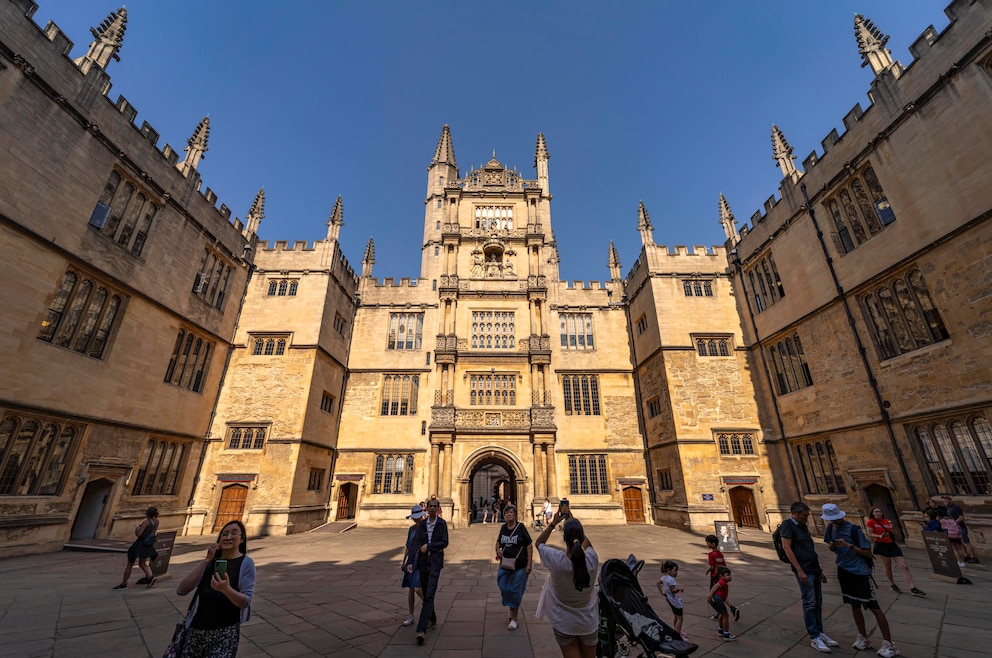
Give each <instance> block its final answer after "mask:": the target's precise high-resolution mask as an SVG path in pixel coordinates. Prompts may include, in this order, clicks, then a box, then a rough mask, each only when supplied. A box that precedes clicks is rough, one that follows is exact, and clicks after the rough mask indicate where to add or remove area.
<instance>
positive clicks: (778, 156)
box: [772, 123, 796, 176]
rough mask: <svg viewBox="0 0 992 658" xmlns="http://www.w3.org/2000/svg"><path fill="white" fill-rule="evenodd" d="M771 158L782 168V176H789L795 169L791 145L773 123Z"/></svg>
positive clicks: (794, 157)
mask: <svg viewBox="0 0 992 658" xmlns="http://www.w3.org/2000/svg"><path fill="white" fill-rule="evenodd" d="M772 159H773V160H775V161H776V163H777V164H778V166H779V169H781V170H782V175H783V176H790V175H792V174H793V173H794V172H795V171H796V165H795V163H794V162H793V160H795V159H796V156H794V155H793V154H792V147H791V146H790V145H789V142H788V141H786V139H785V135H783V134H782V131H781V130H779V128H778V126H776V125H775V124H774V123H773V124H772Z"/></svg>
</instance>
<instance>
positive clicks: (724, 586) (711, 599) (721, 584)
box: [706, 567, 737, 642]
mask: <svg viewBox="0 0 992 658" xmlns="http://www.w3.org/2000/svg"><path fill="white" fill-rule="evenodd" d="M732 579H733V578H732V577H731V575H730V569H728V568H727V567H717V568H716V583H715V584H714V585H713V587H711V588H710V593H709V596H707V597H706V602H707V603H709V604H710V607H711V608H713V609H714V610H716V614H717V623H718V624H719V628H717V631H718V632H719V633H720V637H722V638H723V640H724V642H733V641H734V640H736V639H737V637H736V636H734V635H731V633H730V612H729V611H728V610H727V606H728V605H730V602H729V601H728V600H727V597H728V595H729V593H730V587H729V583H730V581H731V580H732Z"/></svg>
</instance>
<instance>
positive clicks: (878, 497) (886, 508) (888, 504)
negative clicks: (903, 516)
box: [865, 484, 905, 543]
mask: <svg viewBox="0 0 992 658" xmlns="http://www.w3.org/2000/svg"><path fill="white" fill-rule="evenodd" d="M865 498H867V499H868V509H867V510H866V511H867V512H868V513H869V514H870V513H871V508H872V507H881V508H882V513H883V514H885V518H887V519H888V520H889V521H891V522H892V532H893V533H894V534H895V536H896V541H897V542H899V543H903V542H904V541H905V538H904V537H903V534H902V527H901V526H900V525H899V515H898V514H897V513H896V506H895V505H894V504H893V503H892V493H891V492H890V491H889V488H888V487H885V486H882V485H881V484H869V485H868V486H867V487H865Z"/></svg>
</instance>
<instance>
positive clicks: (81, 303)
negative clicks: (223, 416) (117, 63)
mask: <svg viewBox="0 0 992 658" xmlns="http://www.w3.org/2000/svg"><path fill="white" fill-rule="evenodd" d="M34 9H35V5H34V4H33V3H32V2H30V0H17V1H14V2H3V3H0V26H2V30H0V117H2V120H0V152H2V153H3V154H4V155H3V157H2V158H0V277H2V280H3V282H4V285H3V286H0V291H2V292H0V315H2V317H3V331H2V332H0V346H2V349H3V351H4V354H5V356H4V360H3V365H2V372H0V555H9V554H14V553H23V552H33V551H39V550H55V549H59V548H61V546H62V545H63V544H64V543H65V542H66V541H67V540H70V539H87V538H93V537H96V538H101V537H108V536H112V537H127V536H128V535H129V534H131V533H132V532H133V528H134V525H135V523H137V522H138V521H139V520H140V519H141V518H142V517H143V515H144V510H145V509H146V508H147V507H148V506H150V505H155V506H157V507H158V508H159V510H160V513H161V521H162V529H163V530H167V529H181V528H182V527H183V525H184V524H185V521H186V516H187V506H188V504H189V502H190V499H191V496H192V493H193V488H194V485H195V482H196V474H197V470H198V468H197V467H198V463H199V460H200V457H201V454H202V451H203V445H204V437H205V436H206V434H207V430H208V429H209V418H210V414H211V411H212V409H213V408H214V404H215V401H216V399H217V395H218V393H219V390H220V385H221V379H222V374H223V372H224V367H225V360H226V359H227V356H228V352H229V350H230V345H231V336H232V333H233V328H234V326H235V323H236V321H237V318H238V314H239V311H240V306H241V299H242V297H243V295H244V292H245V285H246V282H247V280H248V272H249V267H250V260H251V258H252V252H253V250H254V246H255V242H256V237H255V231H256V230H257V223H254V224H251V223H249V225H247V226H244V225H242V223H241V222H240V221H238V220H236V219H232V217H231V213H230V211H229V210H228V209H227V207H225V206H223V205H222V206H220V208H219V209H218V208H217V207H216V202H217V197H216V195H215V194H214V193H213V192H212V191H211V190H210V189H209V188H208V189H206V190H203V189H201V182H200V175H199V173H198V172H197V165H198V163H199V162H200V160H201V158H202V157H203V155H204V153H205V152H206V151H207V141H208V135H209V121H208V120H207V119H204V120H203V121H202V122H201V123H200V125H199V126H197V128H196V130H195V132H194V134H193V136H192V137H190V139H189V140H188V142H187V145H186V147H185V149H183V150H184V151H186V154H185V157H183V158H182V161H181V162H180V158H179V155H180V154H179V153H177V152H176V151H175V150H173V149H172V148H171V147H170V146H168V145H166V146H165V147H164V148H159V147H158V146H157V142H158V138H159V135H158V133H157V132H156V131H155V129H154V128H152V127H151V126H150V125H149V124H148V123H147V122H143V123H142V124H141V125H140V126H138V125H136V124H135V123H134V118H135V115H136V110H135V108H134V107H132V106H131V105H130V104H129V103H128V102H127V100H125V99H124V98H123V97H120V98H119V99H118V100H117V102H112V101H111V100H110V99H109V98H108V97H107V92H108V90H109V89H110V79H109V77H108V75H107V73H106V69H107V67H108V65H109V64H110V62H111V60H112V59H117V58H118V51H119V49H120V48H121V45H122V43H123V38H124V33H125V28H126V24H127V23H126V22H127V13H126V11H125V10H124V9H120V10H119V11H117V12H115V13H113V14H111V15H110V16H109V17H108V18H107V20H105V21H104V22H103V23H102V24H101V25H100V26H99V27H98V28H96V29H94V30H93V34H94V41H93V42H92V43H91V44H90V47H89V49H88V51H87V53H86V54H85V55H84V56H82V57H80V58H79V59H77V60H75V61H73V60H71V59H69V58H68V56H67V54H68V53H69V51H70V49H71V48H72V43H71V42H70V41H69V39H68V38H67V37H66V36H65V35H64V34H63V33H62V32H61V31H60V30H59V28H58V27H57V26H55V25H54V24H53V23H49V24H48V26H47V27H46V28H45V29H44V30H42V29H41V28H39V26H37V25H36V24H35V23H34V22H33V21H32V20H30V18H31V15H32V14H33V12H34Z"/></svg>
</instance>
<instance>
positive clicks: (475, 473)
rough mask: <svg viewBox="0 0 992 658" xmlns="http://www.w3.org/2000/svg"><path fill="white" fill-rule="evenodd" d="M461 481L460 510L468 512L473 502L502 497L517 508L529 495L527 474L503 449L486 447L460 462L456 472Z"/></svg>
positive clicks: (522, 505)
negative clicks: (526, 486)
mask: <svg viewBox="0 0 992 658" xmlns="http://www.w3.org/2000/svg"><path fill="white" fill-rule="evenodd" d="M458 481H459V482H461V484H462V486H461V493H460V501H459V504H460V507H461V509H462V510H471V509H472V502H473V501H474V502H475V503H476V504H478V503H479V500H480V498H484V499H485V500H489V499H490V498H492V497H493V496H494V495H495V496H497V497H499V496H500V495H503V496H505V497H506V499H508V500H510V501H512V502H513V503H514V504H515V505H517V507H518V508H521V509H522V508H523V507H524V505H525V504H526V501H525V500H524V498H525V497H526V496H528V495H529V494H528V492H527V491H526V488H525V486H524V483H525V482H526V481H527V472H526V471H525V470H524V465H523V464H522V463H521V462H520V460H519V459H518V458H517V456H516V455H515V454H513V453H512V452H510V451H509V450H506V449H505V448H498V447H496V446H488V447H485V448H480V449H479V450H476V451H475V452H473V453H472V454H471V455H469V456H468V458H466V459H465V461H464V462H463V463H462V467H461V469H460V471H459V473H458Z"/></svg>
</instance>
